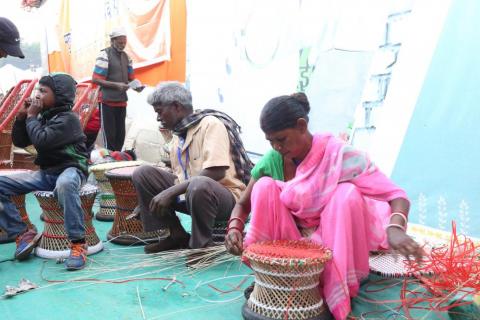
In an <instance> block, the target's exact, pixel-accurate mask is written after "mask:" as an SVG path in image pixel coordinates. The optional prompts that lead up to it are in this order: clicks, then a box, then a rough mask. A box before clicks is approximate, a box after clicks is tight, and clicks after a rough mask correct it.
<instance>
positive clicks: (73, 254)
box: [65, 243, 88, 270]
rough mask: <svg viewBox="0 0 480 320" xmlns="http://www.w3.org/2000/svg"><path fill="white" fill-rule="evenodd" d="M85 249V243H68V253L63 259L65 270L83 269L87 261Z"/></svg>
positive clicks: (86, 247)
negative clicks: (65, 258)
mask: <svg viewBox="0 0 480 320" xmlns="http://www.w3.org/2000/svg"><path fill="white" fill-rule="evenodd" d="M87 250H88V246H87V244H86V243H72V244H71V245H70V255H69V256H68V258H67V260H65V268H66V269H67V270H80V269H83V268H84V267H85V264H86V262H87Z"/></svg>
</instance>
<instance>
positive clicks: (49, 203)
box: [34, 184, 103, 259]
mask: <svg viewBox="0 0 480 320" xmlns="http://www.w3.org/2000/svg"><path fill="white" fill-rule="evenodd" d="M97 192H98V189H97V187H95V186H93V185H89V184H87V185H84V186H83V187H82V190H80V201H81V203H82V209H83V214H84V218H85V240H86V242H87V245H88V252H87V254H89V255H90V254H94V253H97V252H99V251H101V250H102V249H103V243H102V242H101V241H100V239H99V238H98V235H97V234H96V232H95V228H94V227H93V224H92V218H93V214H92V206H93V202H94V201H95V196H96V195H97ZM34 195H35V197H37V200H38V202H39V203H40V207H41V208H42V211H43V214H44V216H45V227H44V230H43V233H42V238H41V240H40V244H39V245H38V247H37V248H36V249H35V254H36V255H37V256H39V257H42V258H48V259H56V258H65V257H68V255H69V253H70V241H69V239H68V236H67V232H66V230H65V227H64V222H65V219H64V215H63V210H62V208H61V207H60V205H59V204H58V201H57V199H56V198H55V196H54V194H53V192H51V191H36V192H34Z"/></svg>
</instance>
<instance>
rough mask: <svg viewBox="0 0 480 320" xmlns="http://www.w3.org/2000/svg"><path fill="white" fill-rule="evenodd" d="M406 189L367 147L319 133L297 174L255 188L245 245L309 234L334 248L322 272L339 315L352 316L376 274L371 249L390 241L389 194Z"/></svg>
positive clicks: (333, 308)
mask: <svg viewBox="0 0 480 320" xmlns="http://www.w3.org/2000/svg"><path fill="white" fill-rule="evenodd" d="M395 198H405V199H407V196H406V194H405V192H404V191H403V190H402V189H400V188H398V187H397V186H396V185H395V184H393V182H392V181H391V180H390V179H388V178H387V177H386V176H385V175H384V174H383V173H381V172H380V171H379V170H378V169H377V167H376V166H375V165H374V164H373V163H372V162H371V161H370V160H369V159H368V157H367V156H366V154H365V153H363V152H360V151H357V150H354V149H353V148H352V147H351V146H349V145H346V144H344V143H343V142H342V141H340V140H338V139H336V138H334V137H333V136H332V135H319V134H317V135H315V136H314V137H313V142H312V148H311V149H310V152H309V153H308V155H307V157H306V158H305V159H304V160H303V161H302V162H301V164H300V165H299V166H298V168H297V171H296V175H295V178H294V179H292V180H290V181H288V182H282V181H277V180H273V179H272V178H270V177H263V178H261V179H259V180H258V181H257V182H256V183H255V186H254V188H253V191H252V197H251V204H252V215H251V221H250V228H249V230H248V233H247V236H246V238H245V242H244V245H245V246H248V245H249V244H251V243H255V242H257V241H262V240H278V239H295V240H296V239H301V238H303V236H302V234H304V235H305V232H304V231H306V230H312V231H313V233H312V232H309V235H308V238H310V239H311V240H313V241H315V242H317V243H320V244H323V245H325V246H327V247H329V248H330V249H332V251H333V259H332V261H331V262H329V263H328V264H327V265H326V266H325V270H324V272H323V274H322V281H321V283H323V287H322V288H321V291H322V293H323V296H324V299H325V301H326V303H327V305H328V306H329V308H330V311H331V312H332V314H333V315H334V316H335V319H346V317H347V316H348V314H349V313H350V310H351V305H350V298H351V297H354V296H356V295H357V293H358V289H359V287H360V280H361V279H362V278H364V277H366V276H367V275H368V272H369V266H368V254H369V251H371V250H376V249H380V248H384V249H386V248H388V243H387V237H386V233H385V226H386V224H387V223H388V221H389V216H390V206H389V205H388V201H391V200H393V199H395Z"/></svg>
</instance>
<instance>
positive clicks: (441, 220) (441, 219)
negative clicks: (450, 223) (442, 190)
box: [437, 197, 447, 230]
mask: <svg viewBox="0 0 480 320" xmlns="http://www.w3.org/2000/svg"><path fill="white" fill-rule="evenodd" d="M437 205H438V227H439V228H440V229H442V230H445V229H446V227H447V201H446V200H445V198H444V197H439V198H438V202H437Z"/></svg>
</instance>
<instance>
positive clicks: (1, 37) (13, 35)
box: [0, 17, 25, 59]
mask: <svg viewBox="0 0 480 320" xmlns="http://www.w3.org/2000/svg"><path fill="white" fill-rule="evenodd" d="M0 49H2V50H3V51H5V52H6V53H7V54H8V55H9V56H13V57H19V58H22V59H23V58H25V56H24V55H23V52H22V50H21V49H20V34H19V33H18V29H17V27H16V26H15V25H14V24H13V22H12V21H10V20H8V19H7V18H3V17H0Z"/></svg>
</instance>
